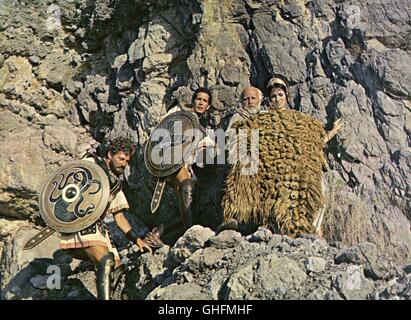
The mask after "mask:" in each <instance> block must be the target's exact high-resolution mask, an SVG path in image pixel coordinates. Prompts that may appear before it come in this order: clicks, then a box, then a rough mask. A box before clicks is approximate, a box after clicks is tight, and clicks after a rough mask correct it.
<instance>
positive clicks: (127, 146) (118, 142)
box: [106, 137, 136, 155]
mask: <svg viewBox="0 0 411 320" xmlns="http://www.w3.org/2000/svg"><path fill="white" fill-rule="evenodd" d="M135 148H136V147H135V145H134V144H133V143H132V142H131V141H130V139H127V138H123V137H118V138H115V139H113V140H112V141H111V142H110V143H109V145H108V147H107V153H106V155H108V153H109V152H111V153H112V154H113V155H114V154H116V153H117V152H119V151H123V152H124V153H126V154H130V155H131V154H133V152H134V150H135Z"/></svg>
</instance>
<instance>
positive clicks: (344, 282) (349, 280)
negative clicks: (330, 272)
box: [333, 266, 373, 300]
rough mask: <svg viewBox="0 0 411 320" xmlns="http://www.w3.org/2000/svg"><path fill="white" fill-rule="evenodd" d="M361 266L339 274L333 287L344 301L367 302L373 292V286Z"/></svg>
mask: <svg viewBox="0 0 411 320" xmlns="http://www.w3.org/2000/svg"><path fill="white" fill-rule="evenodd" d="M363 272H364V271H363V268H362V267H360V266H349V267H348V268H347V270H346V271H345V272H344V273H338V274H337V275H336V277H335V279H334V281H333V286H334V287H335V288H336V289H337V290H338V292H339V293H340V294H341V295H342V297H343V298H344V299H348V300H365V299H367V298H368V295H369V294H370V293H371V292H372V290H373V284H372V282H371V281H369V280H368V279H367V278H365V276H364V273H363Z"/></svg>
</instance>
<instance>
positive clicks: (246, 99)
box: [227, 86, 263, 130]
mask: <svg viewBox="0 0 411 320" xmlns="http://www.w3.org/2000/svg"><path fill="white" fill-rule="evenodd" d="M240 99H241V108H239V109H238V110H237V111H236V113H234V115H233V116H232V118H231V119H230V122H229V123H228V127H227V130H230V129H231V127H232V126H233V124H234V123H236V122H238V121H241V120H244V119H248V118H249V117H251V116H252V115H255V114H257V113H259V112H260V111H261V102H262V101H263V93H262V92H261V90H260V89H258V88H256V87H253V86H248V87H245V88H244V89H243V91H242V92H241V96H240Z"/></svg>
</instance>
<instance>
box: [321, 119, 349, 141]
mask: <svg viewBox="0 0 411 320" xmlns="http://www.w3.org/2000/svg"><path fill="white" fill-rule="evenodd" d="M343 126H344V124H343V123H342V121H341V119H338V120H336V121H334V123H333V128H332V129H331V130H330V131H329V132H327V134H326V136H325V138H324V143H327V142H328V141H330V140H331V139H332V138H333V137H334V136H335V135H336V134H337V132H338V131H339V130H340V129H341V128H342V127H343Z"/></svg>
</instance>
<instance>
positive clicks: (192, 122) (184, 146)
mask: <svg viewBox="0 0 411 320" xmlns="http://www.w3.org/2000/svg"><path fill="white" fill-rule="evenodd" d="M202 135H203V133H202V131H201V129H200V124H199V121H198V117H197V115H196V114H195V113H194V112H189V111H177V112H175V113H172V114H170V115H168V116H167V117H165V118H164V119H163V120H162V121H161V122H160V124H159V125H158V126H157V127H156V128H155V129H154V131H153V132H152V134H151V135H150V138H149V139H148V141H147V142H146V144H145V148H144V162H145V164H146V167H147V170H148V171H149V172H150V173H151V174H152V175H154V176H156V177H159V178H163V177H167V176H169V175H170V174H172V173H174V172H176V171H177V170H179V169H180V168H181V167H182V166H183V165H184V164H185V163H190V162H191V163H192V162H193V161H192V160H193V158H191V156H192V155H193V151H194V149H195V147H196V145H197V143H198V142H199V140H200V139H201V137H202Z"/></svg>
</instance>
